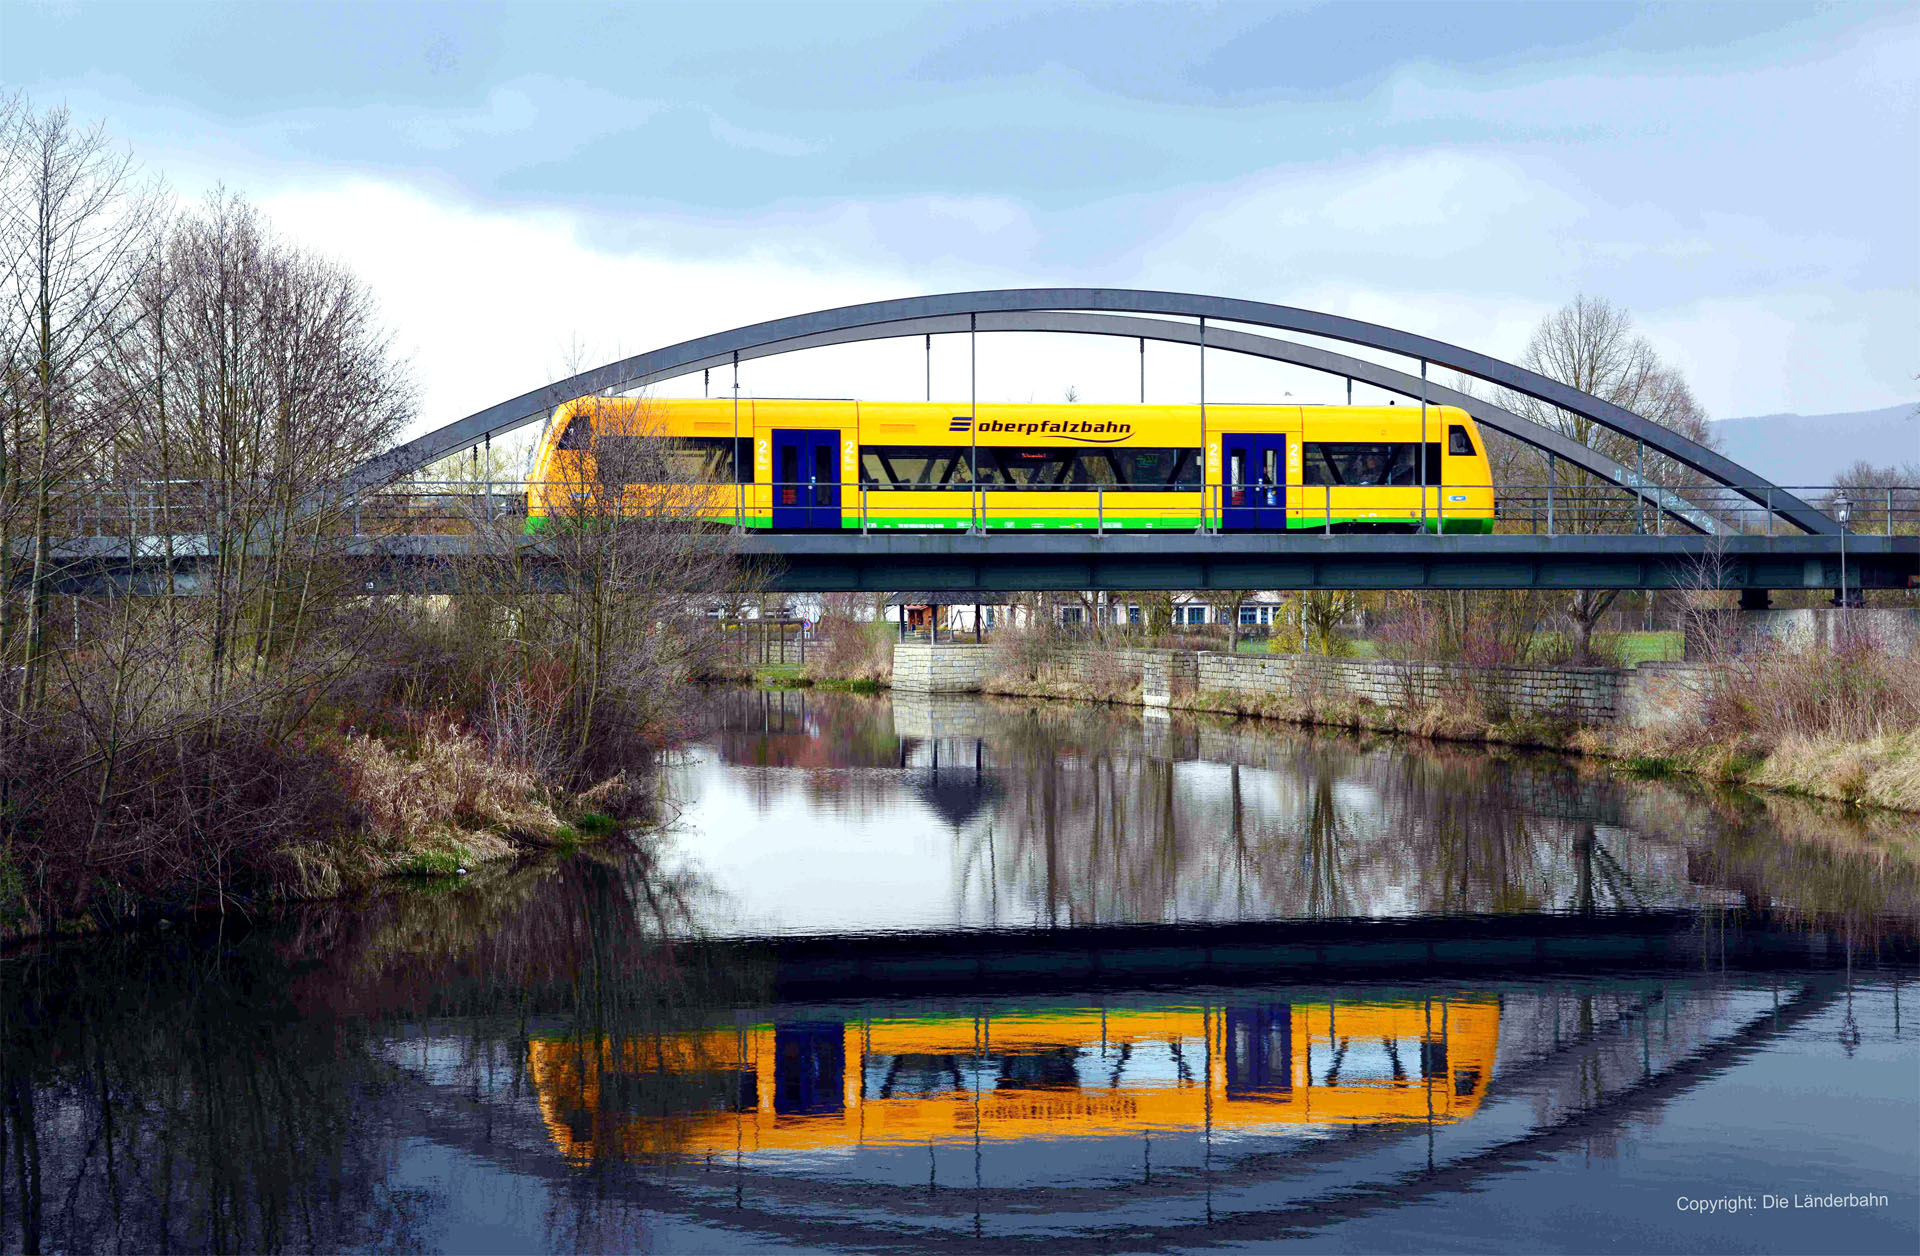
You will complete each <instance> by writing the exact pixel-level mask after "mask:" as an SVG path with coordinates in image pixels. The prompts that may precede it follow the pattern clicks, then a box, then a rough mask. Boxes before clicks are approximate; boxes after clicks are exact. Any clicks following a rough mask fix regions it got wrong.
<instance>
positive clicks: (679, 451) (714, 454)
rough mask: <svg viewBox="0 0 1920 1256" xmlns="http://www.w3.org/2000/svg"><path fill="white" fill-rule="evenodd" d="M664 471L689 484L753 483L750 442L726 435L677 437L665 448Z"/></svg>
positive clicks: (751, 444) (751, 447)
mask: <svg viewBox="0 0 1920 1256" xmlns="http://www.w3.org/2000/svg"><path fill="white" fill-rule="evenodd" d="M665 453H666V464H667V469H668V471H670V472H671V473H672V475H673V477H674V479H675V480H676V481H684V482H687V483H690V484H751V483H753V442H752V441H751V440H745V439H742V440H734V439H733V438H732V437H730V436H681V437H676V438H675V439H673V440H672V441H670V442H668V443H667V445H666V449H665Z"/></svg>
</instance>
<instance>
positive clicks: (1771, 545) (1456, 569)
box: [56, 532, 1920, 593]
mask: <svg viewBox="0 0 1920 1256" xmlns="http://www.w3.org/2000/svg"><path fill="white" fill-rule="evenodd" d="M198 540H199V538H176V544H175V546H174V553H175V557H174V562H173V567H174V578H175V587H176V588H177V589H178V591H181V592H193V591H194V586H195V585H196V584H197V575H198V571H199V570H200V569H201V568H202V567H204V566H205V565H206V564H207V563H208V562H209V561H211V559H210V555H209V554H208V551H207V548H206V546H205V545H204V543H202V544H194V543H193V542H195V541H198ZM736 541H737V546H738V549H739V551H740V552H741V553H742V554H744V555H746V556H748V557H752V558H759V559H763V560H766V561H767V562H768V563H769V565H770V566H772V568H773V569H774V570H773V575H772V581H771V583H772V588H773V589H774V590H775V591H779V592H789V591H791V592H835V591H843V590H844V591H878V590H894V589H927V590H935V591H941V592H955V593H967V592H973V591H979V592H1015V591H1029V590H1059V589H1580V588H1619V589H1684V588H1702V587H1715V588H1722V589H1835V588H1838V587H1839V585H1840V556H1841V538H1840V537H1839V536H1837V535H1824V536H1774V537H1767V536H1734V537H1721V538H1709V537H1700V536H1638V535H1622V536H1535V535H1514V536H1477V537H1476V536H1421V535H1411V536H1349V535H1340V534H1335V535H1331V536H1325V535H1319V534H1310V535H1299V534H1287V535H1274V534H1232V533H1229V534H1225V535H1222V534H1217V533H1207V534H1201V533H1129V534H1121V535H1113V534H1109V535H1104V536H1102V535H1095V534H1092V533H1059V532H1051V533H1044V534H1038V533H1036V534H1033V535H1022V534H1017V533H1016V534H1008V533H996V534H992V535H970V534H966V533H957V532H952V533H901V532H892V533H885V534H864V535H863V534H860V533H771V534H770V533H755V534H749V535H744V536H740V537H738V538H736ZM1845 544H1846V557H1847V587H1848V588H1849V589H1904V588H1912V587H1915V586H1916V585H1920V536H1891V537H1889V536H1855V535H1850V536H1848V537H1847V538H1846V541H1845ZM159 550H160V546H159V544H158V542H157V539H154V538H146V539H143V540H142V541H140V542H138V543H137V544H136V545H135V546H134V552H135V556H134V558H133V559H132V561H131V562H129V560H128V545H127V543H126V542H125V541H120V540H110V539H107V538H98V539H94V540H90V541H75V542H71V543H68V544H66V545H63V546H61V547H60V552H59V553H58V554H57V556H56V562H57V564H58V568H59V570H60V573H61V574H60V577H59V579H58V582H57V583H58V587H59V589H60V591H62V592H76V593H85V592H109V593H110V592H115V591H119V590H125V589H128V588H131V589H132V590H133V591H135V592H137V593H152V592H159V591H161V590H162V589H164V588H165V586H166V565H167V560H166V559H165V557H163V556H162V555H161V553H160V552H159ZM483 553H495V554H497V550H484V551H483V549H482V548H481V547H480V546H479V544H478V543H477V542H476V541H475V540H474V539H473V538H471V537H465V536H391V537H362V538H357V539H353V540H350V541H346V542H344V544H343V551H342V554H341V558H340V561H341V562H343V563H344V564H345V565H346V566H347V567H348V569H349V570H350V571H352V573H353V574H354V576H355V577H356V578H357V579H358V580H359V581H360V582H361V584H362V586H363V588H365V589H366V590H367V591H368V592H400V591H417V592H458V591H459V590H461V589H462V588H463V587H466V585H467V583H468V581H469V579H470V577H469V575H468V574H467V567H468V564H469V563H470V562H471V561H472V560H473V559H475V558H477V557H480V556H482V554H483ZM544 554H545V551H544V549H543V547H542V546H541V545H540V544H539V543H538V542H535V541H528V542H524V548H523V550H522V554H521V561H520V562H519V563H517V564H515V566H516V567H517V568H518V569H520V570H521V571H522V572H523V577H524V578H525V579H526V580H527V581H528V584H529V587H530V588H532V589H536V590H537V589H538V588H541V587H546V586H549V585H550V584H551V581H552V579H553V578H554V576H555V575H556V574H557V573H556V572H555V571H554V570H553V568H552V565H551V564H550V563H549V562H547V561H546V560H545V558H544Z"/></svg>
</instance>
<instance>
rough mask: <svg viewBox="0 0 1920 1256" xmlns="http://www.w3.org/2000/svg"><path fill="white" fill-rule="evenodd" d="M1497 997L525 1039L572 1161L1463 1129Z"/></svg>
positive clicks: (1490, 1046) (550, 1119)
mask: <svg viewBox="0 0 1920 1256" xmlns="http://www.w3.org/2000/svg"><path fill="white" fill-rule="evenodd" d="M1499 1040H1500V1008H1499V1004H1498V1003H1497V1001H1496V1000H1494V999H1493V998H1491V997H1486V996H1468V997H1464V998H1456V999H1446V1000H1434V1001H1430V1002H1417V1003H1414V1002H1408V1003H1340V1004H1324V1003H1323V1004H1315V1005H1291V1004H1284V1003H1282V1004H1258V1005H1253V1006H1246V1007H1233V1006H1227V1007H1191V1006H1188V1007H1163V1008H1131V1009H1112V1010H1108V1011H1106V1012H1104V1013H1103V1012H1101V1011H1100V1010H1099V1009H1087V1008H1076V1009H1063V1010H1039V1011H1029V1012H1021V1013H1013V1014H1003V1015H996V1016H986V1017H963V1016H952V1017H930V1018H900V1019H884V1020H850V1021H845V1022H839V1021H825V1022H796V1023H789V1024H774V1025H769V1024H762V1025H753V1026H747V1027H742V1028H737V1029H720V1030H710V1031H705V1032H695V1033H685V1034H667V1035H658V1036H653V1037H634V1038H626V1039H620V1040H617V1041H611V1042H606V1041H603V1042H598V1043H594V1042H590V1041H587V1042H583V1041H581V1040H577V1039H543V1040H535V1041H534V1042H532V1043H530V1044H529V1047H528V1051H529V1065H530V1069H529V1071H530V1073H531V1075H532V1079H533V1084H534V1088H535V1092H536V1095H537V1097H538V1101H539V1105H540V1112H541V1116H542V1118H543V1120H544V1122H545V1124H546V1126H547V1131H548V1134H549V1136H550V1137H551V1138H552V1139H553V1141H554V1145H555V1146H556V1147H557V1148H558V1149H559V1150H560V1151H561V1152H562V1153H563V1154H564V1155H565V1156H567V1158H568V1159H570V1160H573V1161H575V1162H587V1161H591V1160H593V1159H594V1158H596V1157H600V1156H607V1157H611V1158H616V1159H634V1158H642V1157H649V1156H658V1155H678V1156H693V1157H700V1156H707V1155H711V1154H727V1155H731V1154H732V1153H733V1152H734V1151H735V1150H736V1149H739V1150H742V1151H745V1152H749V1153H750V1152H755V1151H823V1150H833V1149H838V1148H851V1147H855V1146H883V1145H888V1144H894V1145H898V1144H919V1145H924V1144H925V1143H927V1142H928V1141H929V1140H934V1141H969V1142H970V1141H973V1140H974V1139H975V1138H978V1139H980V1140H981V1141H1008V1140H1015V1139H1022V1138H1033V1137H1076V1138H1106V1137H1120V1136H1135V1137H1137V1136H1139V1135H1140V1134H1141V1133H1142V1132H1145V1131H1154V1132H1163V1131H1171V1130H1181V1129H1189V1130H1197V1129H1200V1128H1202V1126H1204V1125H1206V1124H1208V1123H1209V1122H1210V1123H1211V1126H1212V1128H1213V1129H1215V1130H1216V1131H1219V1130H1232V1129H1241V1130H1254V1129H1264V1128H1277V1127H1284V1126H1303V1125H1304V1126H1322V1127H1325V1126H1354V1125H1392V1124H1402V1125H1404V1124H1420V1123H1425V1122H1433V1123H1436V1124H1450V1123H1453V1122H1457V1121H1463V1120H1466V1119H1467V1118H1469V1117H1471V1116H1472V1115H1473V1113H1474V1112H1475V1111H1476V1110H1478V1108H1479V1106H1480V1102H1481V1099H1482V1098H1483V1097H1484V1096H1485V1094H1486V1090H1487V1084H1488V1082H1489V1081H1490V1079H1491V1078H1492V1076H1493V1065H1494V1059H1495V1056H1496V1055H1497V1054H1498V1050H1499Z"/></svg>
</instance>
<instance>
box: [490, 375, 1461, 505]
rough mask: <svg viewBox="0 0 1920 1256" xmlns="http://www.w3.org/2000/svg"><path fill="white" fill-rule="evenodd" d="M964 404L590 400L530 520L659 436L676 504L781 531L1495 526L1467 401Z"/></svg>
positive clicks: (553, 452)
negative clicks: (626, 445) (619, 445)
mask: <svg viewBox="0 0 1920 1256" xmlns="http://www.w3.org/2000/svg"><path fill="white" fill-rule="evenodd" d="M965 410H967V407H964V406H957V405H954V404H952V403H946V402H863V401H800V400H755V401H741V402H739V403H738V407H737V410H736V406H735V403H734V402H733V401H731V400H719V401H710V400H692V401H682V400H644V401H633V400H622V399H607V398H594V397H584V398H580V399H578V400H575V401H570V402H568V403H566V404H565V405H563V406H561V407H560V408H559V409H558V410H557V411H556V412H555V414H554V417H553V422H551V423H550V424H548V426H547V430H546V432H545V434H544V436H543V438H542V440H541V444H540V446H539V448H538V450H537V451H536V454H535V459H534V468H533V474H532V476H531V479H532V481H533V486H532V488H531V489H530V490H529V494H528V503H527V506H528V510H527V515H528V519H527V527H528V530H529V531H533V532H537V531H539V530H540V529H542V528H544V527H546V526H549V524H550V523H551V522H552V521H554V520H555V519H564V518H566V517H568V516H569V515H570V514H579V513H582V511H583V507H582V506H581V505H580V503H581V502H583V501H586V500H590V499H591V500H607V498H606V496H605V494H604V493H603V494H601V495H600V496H599V497H597V498H595V497H593V495H591V494H588V493H584V492H582V486H584V485H589V484H594V483H596V482H597V480H598V479H599V478H601V472H600V466H599V464H600V463H602V462H605V461H606V460H607V459H606V458H605V454H606V452H607V451H608V450H610V449H613V448H615V447H616V445H615V444H614V443H615V442H625V441H632V440H633V439H634V438H636V437H641V436H658V437H664V438H667V439H666V443H665V448H666V450H667V453H666V460H667V462H668V463H670V464H671V478H672V479H674V481H675V482H676V484H685V485H692V486H695V487H692V488H690V489H681V490H679V492H678V494H677V497H676V500H680V501H684V502H687V503H689V507H690V508H691V509H693V510H694V511H696V512H697V513H698V514H699V515H701V516H703V517H705V518H708V519H711V520H713V521H714V522H716V523H723V524H739V525H743V526H746V527H752V528H767V529H773V530H776V531H821V530H828V531H839V530H868V529H968V528H975V529H986V530H995V531H999V530H1015V529H1017V530H1027V529H1070V530H1080V531H1089V530H1099V531H1106V530H1109V529H1111V530H1116V531H1125V530H1133V529H1166V530H1179V531H1194V530H1196V529H1199V528H1203V527H1204V528H1207V529H1210V530H1211V529H1219V530H1223V531H1264V532H1278V531H1288V530H1331V531H1340V532H1354V531H1402V532H1411V531H1420V530H1425V531H1428V532H1447V533H1486V532H1491V531H1492V530H1493V514H1494V494H1493V489H1492V487H1491V485H1492V474H1491V471H1490V470H1489V468H1488V465H1487V454H1486V445H1485V443H1484V441H1483V439H1482V436H1481V433H1480V431H1479V429H1478V427H1477V426H1476V425H1475V423H1474V422H1473V420H1472V419H1471V418H1470V417H1468V415H1467V414H1466V413H1465V412H1464V411H1461V410H1458V409H1455V408H1453V407H1450V406H1429V407H1428V408H1427V410H1426V414H1425V417H1424V421H1423V418H1422V415H1421V411H1420V408H1419V407H1418V406H1241V405H1233V406H1224V405H1210V406H1208V407H1207V411H1206V428H1205V431H1204V433H1203V432H1202V429H1201V414H1200V408H1199V407H1198V406H1145V405H1139V406H1134V405H1120V406H1103V405H983V406H979V407H977V409H974V410H971V411H968V412H966V413H961V411H965ZM1423 428H1424V435H1425V442H1424V444H1425V450H1424V458H1423V455H1422V441H1421V437H1422V433H1423ZM1423 462H1424V465H1422V464H1423ZM663 478H664V476H663ZM628 508H632V507H628Z"/></svg>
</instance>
